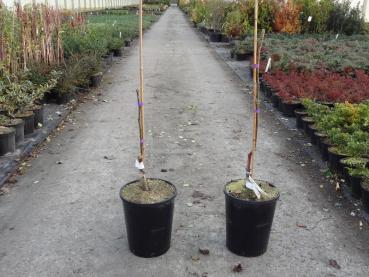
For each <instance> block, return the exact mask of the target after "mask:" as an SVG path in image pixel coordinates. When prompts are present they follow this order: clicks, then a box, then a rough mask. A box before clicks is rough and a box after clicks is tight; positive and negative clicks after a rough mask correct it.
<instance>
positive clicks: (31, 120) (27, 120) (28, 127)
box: [15, 111, 35, 135]
mask: <svg viewBox="0 0 369 277" xmlns="http://www.w3.org/2000/svg"><path fill="white" fill-rule="evenodd" d="M15 117H16V118H20V119H23V121H24V135H29V134H32V133H33V131H34V130H35V114H34V113H33V112H32V111H26V112H22V113H18V114H16V115H15Z"/></svg>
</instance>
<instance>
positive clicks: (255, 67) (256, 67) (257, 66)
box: [252, 63, 260, 69]
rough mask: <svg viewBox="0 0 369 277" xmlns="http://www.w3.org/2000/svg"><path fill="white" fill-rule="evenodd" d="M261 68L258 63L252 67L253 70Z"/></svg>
mask: <svg viewBox="0 0 369 277" xmlns="http://www.w3.org/2000/svg"><path fill="white" fill-rule="evenodd" d="M259 67H260V65H259V64H258V63H254V64H253V65H252V68H253V69H259Z"/></svg>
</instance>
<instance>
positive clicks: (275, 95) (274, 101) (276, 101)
mask: <svg viewBox="0 0 369 277" xmlns="http://www.w3.org/2000/svg"><path fill="white" fill-rule="evenodd" d="M270 100H271V101H272V105H273V107H274V108H277V109H278V107H279V103H280V102H281V101H280V97H279V95H278V93H276V92H274V93H272V96H271V98H270Z"/></svg>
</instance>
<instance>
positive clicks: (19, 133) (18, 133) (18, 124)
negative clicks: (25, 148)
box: [4, 118, 24, 144]
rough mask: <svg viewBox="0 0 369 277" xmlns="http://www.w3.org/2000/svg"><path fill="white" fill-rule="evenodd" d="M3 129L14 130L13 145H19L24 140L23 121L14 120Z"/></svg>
mask: <svg viewBox="0 0 369 277" xmlns="http://www.w3.org/2000/svg"><path fill="white" fill-rule="evenodd" d="M4 126H5V127H10V128H14V129H15V144H20V143H22V142H23V140H24V121H23V119H20V118H14V119H11V120H9V121H8V122H7V123H6V124H4Z"/></svg>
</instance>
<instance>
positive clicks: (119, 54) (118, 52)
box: [112, 48, 123, 57]
mask: <svg viewBox="0 0 369 277" xmlns="http://www.w3.org/2000/svg"><path fill="white" fill-rule="evenodd" d="M112 52H113V55H114V57H122V56H123V49H122V48H118V49H112Z"/></svg>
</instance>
